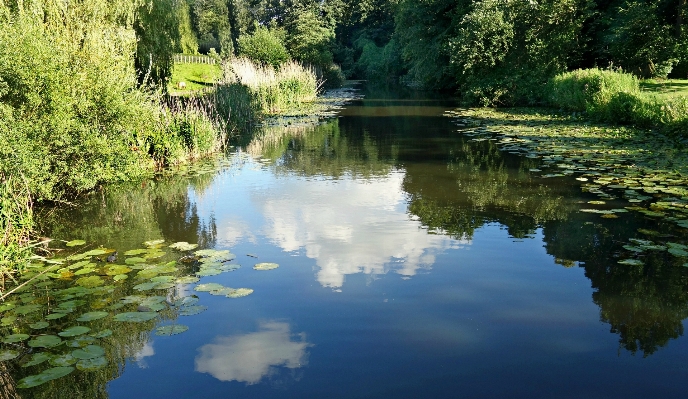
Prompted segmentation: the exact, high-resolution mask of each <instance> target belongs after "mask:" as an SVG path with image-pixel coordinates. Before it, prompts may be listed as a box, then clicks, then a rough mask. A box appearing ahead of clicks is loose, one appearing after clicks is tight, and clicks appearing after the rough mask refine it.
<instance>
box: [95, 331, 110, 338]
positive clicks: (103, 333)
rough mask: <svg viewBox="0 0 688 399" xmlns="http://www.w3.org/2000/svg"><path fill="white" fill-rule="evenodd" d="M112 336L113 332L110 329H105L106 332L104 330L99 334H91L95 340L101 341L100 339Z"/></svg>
mask: <svg viewBox="0 0 688 399" xmlns="http://www.w3.org/2000/svg"><path fill="white" fill-rule="evenodd" d="M111 335H112V330H110V329H105V330H102V331H98V332H97V333H95V334H91V337H93V338H99V339H100V338H107V337H109V336H111Z"/></svg>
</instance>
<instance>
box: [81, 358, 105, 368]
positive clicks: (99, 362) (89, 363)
mask: <svg viewBox="0 0 688 399" xmlns="http://www.w3.org/2000/svg"><path fill="white" fill-rule="evenodd" d="M107 364H108V360H107V358H106V357H105V356H100V357H94V358H92V359H82V360H79V362H78V363H77V364H76V368H77V369H79V370H80V371H96V370H100V369H102V368H104V367H105V366H107Z"/></svg>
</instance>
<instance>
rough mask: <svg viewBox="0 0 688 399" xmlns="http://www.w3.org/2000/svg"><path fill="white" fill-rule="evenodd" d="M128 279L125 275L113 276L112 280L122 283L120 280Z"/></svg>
mask: <svg viewBox="0 0 688 399" xmlns="http://www.w3.org/2000/svg"><path fill="white" fill-rule="evenodd" d="M128 278H129V276H127V275H126V274H118V275H116V276H114V277H113V278H112V279H113V280H115V281H122V280H126V279H128Z"/></svg>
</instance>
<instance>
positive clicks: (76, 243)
mask: <svg viewBox="0 0 688 399" xmlns="http://www.w3.org/2000/svg"><path fill="white" fill-rule="evenodd" d="M84 244H86V241H84V240H72V241H69V242H67V243H66V244H65V245H66V246H68V247H78V246H80V245H84Z"/></svg>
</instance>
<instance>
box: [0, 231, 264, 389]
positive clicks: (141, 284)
mask: <svg viewBox="0 0 688 399" xmlns="http://www.w3.org/2000/svg"><path fill="white" fill-rule="evenodd" d="M64 245H65V247H66V248H67V249H66V250H64V251H63V252H67V254H65V256H63V257H60V258H52V259H47V258H44V257H40V256H36V257H34V258H33V259H32V261H33V263H32V265H31V266H30V268H29V271H28V272H27V273H26V274H24V276H23V282H25V283H26V284H25V286H23V287H22V288H21V289H19V290H18V291H17V293H16V294H14V295H13V296H12V297H10V299H9V300H7V301H6V302H3V303H1V304H0V327H8V328H7V329H6V331H5V332H4V333H3V332H2V330H0V343H1V344H0V362H2V361H14V362H17V363H18V364H19V365H20V366H21V367H22V368H30V369H31V370H33V369H34V368H37V369H38V370H36V372H37V373H36V374H33V375H30V376H28V377H25V378H23V379H21V380H20V381H19V383H18V387H21V388H30V387H35V386H38V385H41V384H43V383H45V382H48V381H51V380H54V379H56V378H60V377H63V376H65V375H68V374H70V373H72V372H74V371H75V370H78V372H89V371H94V370H99V369H102V368H103V367H106V366H107V365H108V364H109V363H110V361H109V360H108V357H107V355H106V352H105V350H104V348H105V347H107V345H103V340H108V339H110V337H111V336H112V335H113V329H114V327H113V329H111V328H108V327H109V326H116V325H122V326H126V325H129V324H130V323H149V324H143V325H142V327H143V328H144V329H147V328H153V325H154V324H155V323H156V322H157V321H158V320H160V319H163V320H170V321H172V320H174V319H175V318H176V317H178V316H193V315H197V314H199V313H202V312H204V311H205V310H207V307H206V306H203V305H200V304H198V302H199V297H198V296H196V295H189V296H184V297H181V298H176V297H175V292H177V291H176V288H177V286H178V285H186V284H196V283H199V281H200V279H201V278H202V277H205V276H213V275H217V274H220V273H226V272H231V271H235V270H238V269H239V268H240V265H238V264H236V263H232V262H233V261H234V260H235V258H236V255H234V254H232V253H231V252H230V251H228V250H215V249H202V250H196V251H195V252H193V253H191V252H190V251H193V250H194V249H196V247H197V244H190V243H187V242H177V243H173V244H171V245H169V246H168V247H167V246H166V245H165V241H164V240H162V239H155V240H150V241H146V242H144V243H143V246H142V247H141V248H135V249H129V250H126V251H123V250H120V251H115V249H109V248H95V249H93V248H92V247H91V248H89V244H88V243H87V242H85V241H84V240H72V241H68V242H65V244H64ZM79 248H83V249H81V252H71V253H69V252H70V251H75V250H76V251H79ZM167 248H169V249H167ZM116 253H117V255H118V256H115V254H116ZM195 291H197V292H207V293H209V294H211V295H221V296H225V297H228V298H240V297H245V296H247V295H250V294H252V293H253V290H252V289H250V288H231V287H225V286H223V285H220V284H216V283H205V284H198V285H197V286H196V287H195ZM132 293H133V294H132ZM163 324H165V325H161V326H159V327H158V328H157V329H155V334H156V335H158V336H172V335H177V334H180V333H183V332H185V331H187V330H188V327H187V326H185V325H183V324H178V323H174V322H172V323H169V324H167V323H163ZM10 327H11V328H10ZM124 328H126V327H124ZM115 331H116V329H115Z"/></svg>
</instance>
